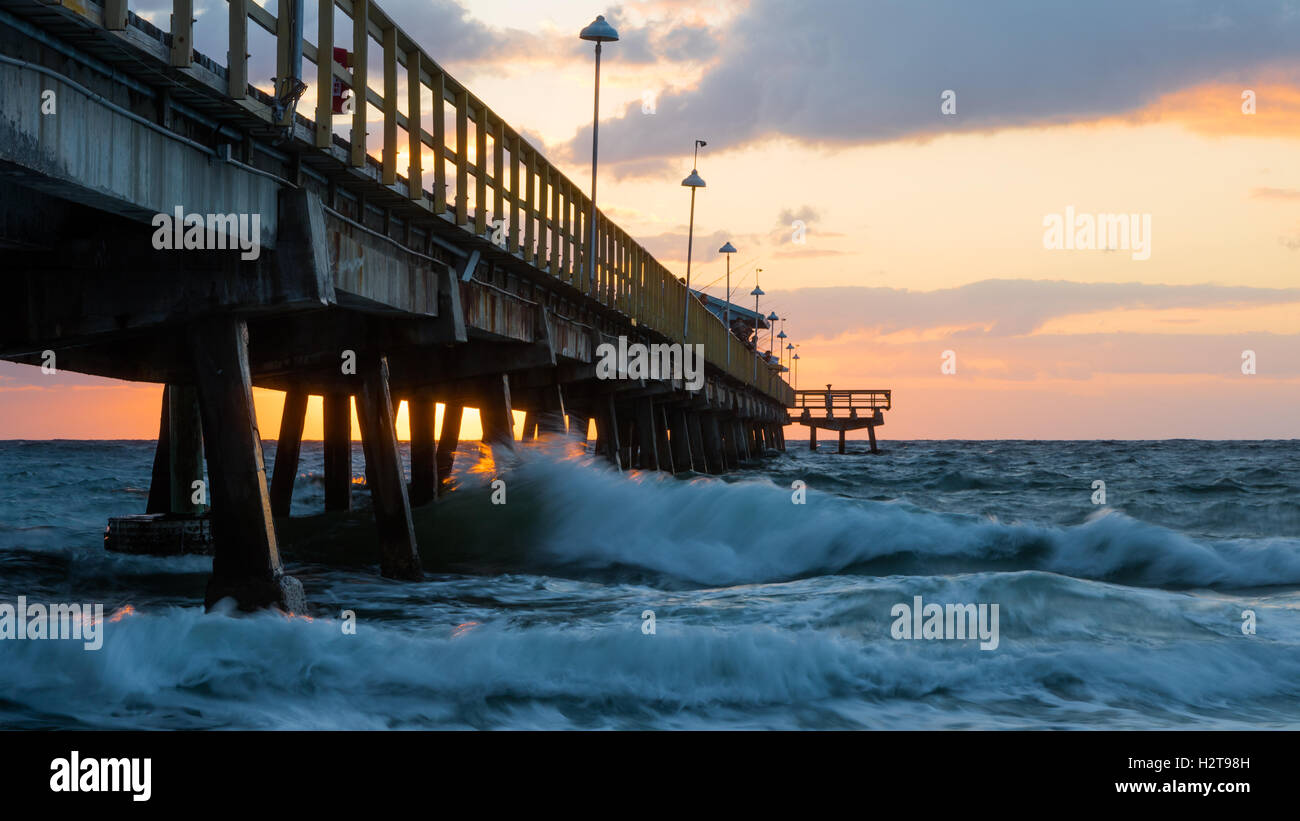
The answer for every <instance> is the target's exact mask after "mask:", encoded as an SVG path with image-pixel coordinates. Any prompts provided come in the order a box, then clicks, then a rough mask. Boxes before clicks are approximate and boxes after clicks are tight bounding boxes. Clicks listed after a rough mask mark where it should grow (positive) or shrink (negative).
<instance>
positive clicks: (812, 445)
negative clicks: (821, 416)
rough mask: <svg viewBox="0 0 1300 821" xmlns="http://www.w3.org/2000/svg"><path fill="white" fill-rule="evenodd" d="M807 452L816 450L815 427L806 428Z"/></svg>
mask: <svg viewBox="0 0 1300 821" xmlns="http://www.w3.org/2000/svg"><path fill="white" fill-rule="evenodd" d="M808 450H817V427H816V426H815V425H809V426H808Z"/></svg>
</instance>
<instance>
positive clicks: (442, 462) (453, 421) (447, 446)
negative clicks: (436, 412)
mask: <svg viewBox="0 0 1300 821" xmlns="http://www.w3.org/2000/svg"><path fill="white" fill-rule="evenodd" d="M464 415H465V406H464V405H462V404H461V403H459V402H448V403H446V404H445V405H443V408H442V430H441V431H439V433H438V456H437V462H438V478H439V480H440V481H439V483H438V493H439V494H441V493H445V492H446V490H447V489H448V488H450V485H449V484H448V483H449V482H450V481H451V469H452V466H453V465H454V464H455V460H456V447H457V445H459V444H460V423H461V418H462V417H463V416H464Z"/></svg>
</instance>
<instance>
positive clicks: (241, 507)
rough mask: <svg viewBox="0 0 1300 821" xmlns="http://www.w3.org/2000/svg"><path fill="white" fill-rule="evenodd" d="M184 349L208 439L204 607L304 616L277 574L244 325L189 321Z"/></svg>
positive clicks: (297, 590)
mask: <svg viewBox="0 0 1300 821" xmlns="http://www.w3.org/2000/svg"><path fill="white" fill-rule="evenodd" d="M189 347H190V355H191V358H192V361H193V365H194V375H195V378H196V380H197V385H198V398H199V408H200V412H201V415H202V418H203V430H204V432H205V433H206V435H207V448H206V454H207V460H208V479H209V481H210V483H211V485H210V487H209V488H208V496H209V498H210V499H211V501H212V514H211V516H212V537H213V541H214V545H215V553H214V555H213V559H212V578H211V579H210V580H209V581H208V586H207V591H206V593H205V595H204V604H205V606H206V607H207V608H208V609H211V608H212V607H213V606H214V605H215V604H216V603H217V602H218V601H220V600H222V599H225V598H233V599H234V600H235V601H236V602H237V604H238V607H239V608H240V609H242V610H254V609H259V608H263V607H268V606H274V607H279V608H281V609H284V610H287V611H289V612H299V613H300V612H303V611H304V610H305V609H306V606H307V602H306V598H305V597H304V595H303V591H302V585H301V584H300V583H299V582H298V580H297V579H294V578H292V577H291V576H286V575H284V570H283V568H282V566H281V564H280V552H279V549H278V546H277V545H276V540H275V525H274V524H273V523H272V520H271V500H270V495H269V493H268V491H267V487H266V471H265V465H264V464H263V461H262V442H261V438H260V436H259V435H258V431H257V414H256V412H255V411H254V409H253V392H252V380H251V378H250V376H249V370H248V327H247V325H246V324H245V323H244V321H243V320H242V319H238V318H235V317H233V316H218V317H213V318H211V319H206V320H200V321H197V322H194V323H192V324H191V325H190V327H189Z"/></svg>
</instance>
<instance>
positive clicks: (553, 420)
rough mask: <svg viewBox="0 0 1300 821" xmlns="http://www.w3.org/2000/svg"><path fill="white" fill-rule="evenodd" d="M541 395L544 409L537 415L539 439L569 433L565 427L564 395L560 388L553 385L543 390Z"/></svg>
mask: <svg viewBox="0 0 1300 821" xmlns="http://www.w3.org/2000/svg"><path fill="white" fill-rule="evenodd" d="M540 393H541V402H542V407H541V409H540V411H539V412H538V413H537V436H538V438H542V437H546V436H563V435H565V433H567V431H566V430H565V427H564V394H563V392H562V390H561V388H560V386H559V385H551V386H549V387H546V388H542V390H541V391H540Z"/></svg>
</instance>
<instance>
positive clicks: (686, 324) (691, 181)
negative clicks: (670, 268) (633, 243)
mask: <svg viewBox="0 0 1300 821" xmlns="http://www.w3.org/2000/svg"><path fill="white" fill-rule="evenodd" d="M702 145H708V143H706V142H705V141H704V140H696V141H695V160H694V162H692V163H691V173H690V174H689V175H687V177H686V179H684V180H682V187H683V188H689V189H691V223H690V227H689V228H688V229H687V231H686V301H685V303H683V305H682V343H683V344H685V343H686V332H687V331H688V330H690V326H691V246H692V245H693V244H694V243H695V189H697V188H704V180H703V179H701V178H700V173H699V171H697V170H696V169H697V168H699V165H700V146H702ZM728 259H730V257H728Z"/></svg>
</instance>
